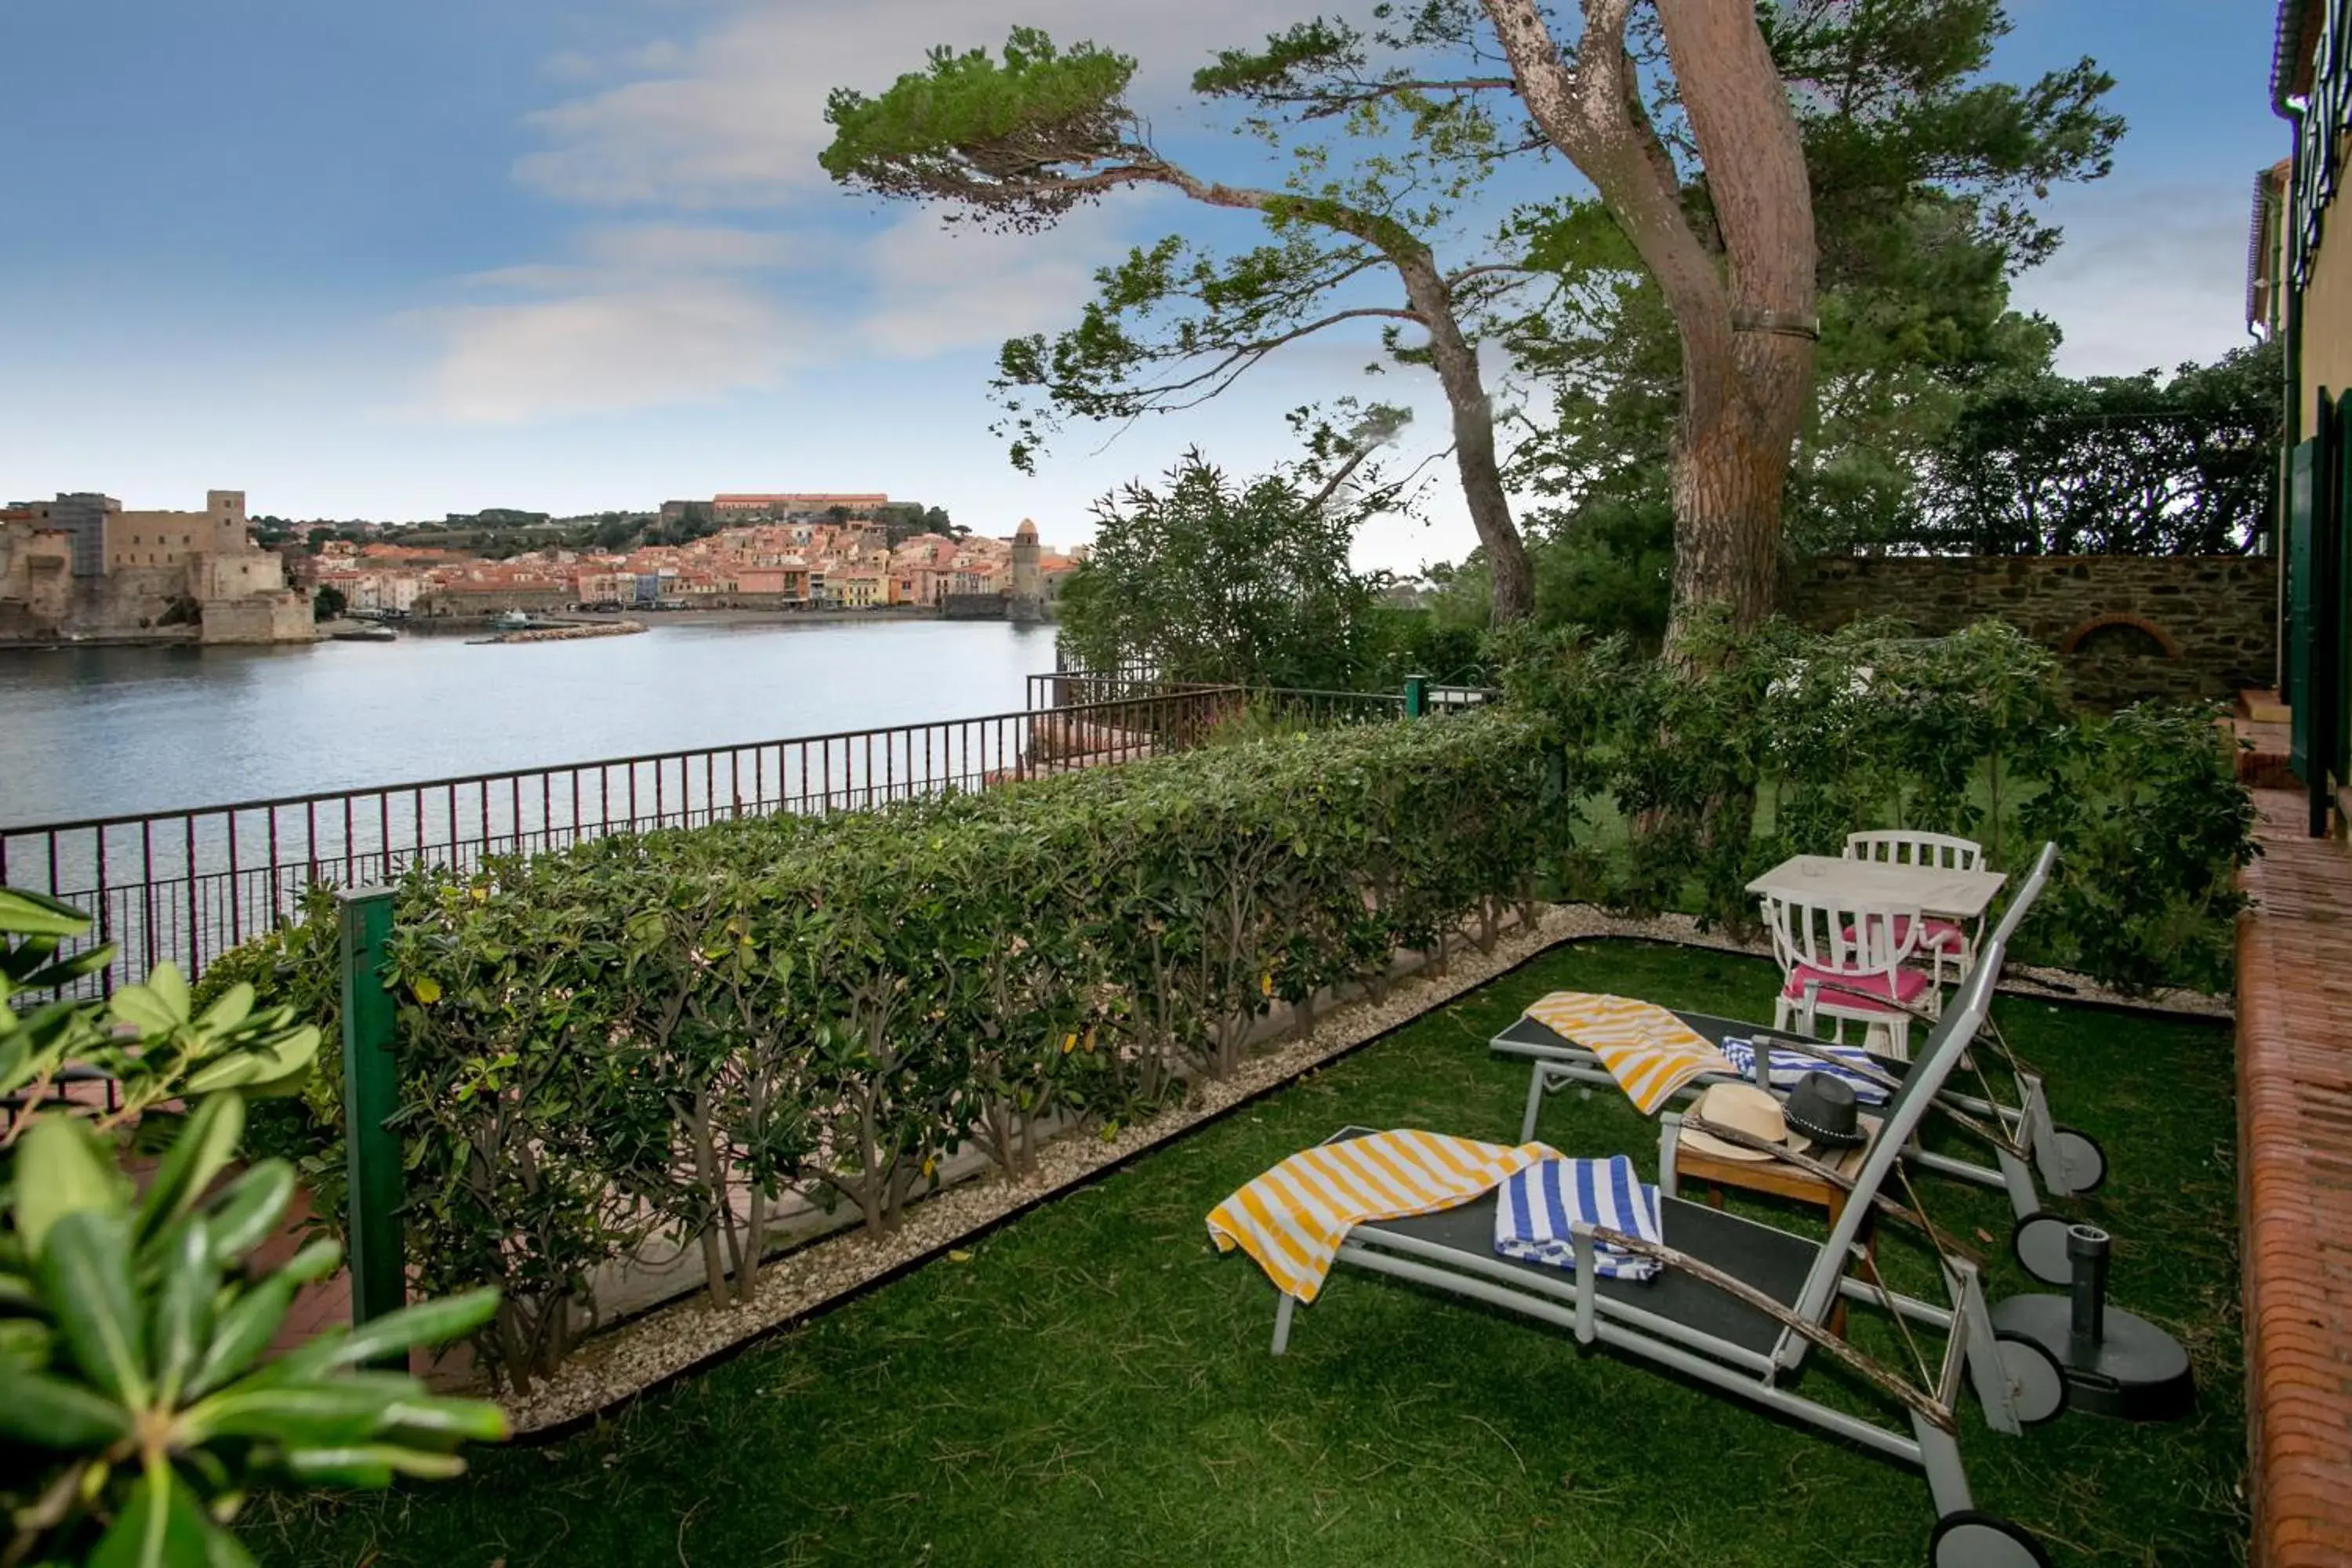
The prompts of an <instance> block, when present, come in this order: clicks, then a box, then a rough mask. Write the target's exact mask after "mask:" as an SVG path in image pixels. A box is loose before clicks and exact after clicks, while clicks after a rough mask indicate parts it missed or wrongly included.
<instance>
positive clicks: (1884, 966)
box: [1764, 893, 1920, 995]
mask: <svg viewBox="0 0 2352 1568" xmlns="http://www.w3.org/2000/svg"><path fill="white" fill-rule="evenodd" d="M1764 926H1765V929H1766V930H1767V931H1770V932H1771V933H1772V953H1773V956H1774V957H1776V958H1778V959H1779V960H1780V972H1781V973H1784V974H1786V973H1790V972H1792V971H1793V970H1795V968H1796V967H1797V966H1798V965H1799V964H1805V965H1807V966H1809V967H1811V968H1813V969H1821V970H1827V971H1829V972H1830V973H1834V974H1857V975H1861V974H1883V975H1886V976H1888V977H1889V978H1890V979H1891V978H1892V977H1893V975H1894V973H1895V970H1896V969H1897V968H1898V967H1900V966H1901V965H1902V963H1904V961H1905V960H1906V959H1908V958H1909V957H1910V956H1911V955H1912V954H1913V953H1914V952H1916V951H1917V950H1918V946H1919V936H1920V921H1919V911H1918V910H1915V909H1899V908H1896V907H1895V906H1894V905H1891V904H1865V903H1861V902H1858V901H1856V900H1853V899H1841V898H1839V897H1837V896H1835V895H1834V894H1829V893H1824V894H1822V895H1821V896H1819V897H1818V898H1816V899H1799V898H1790V897H1787V896H1785V895H1782V894H1780V893H1767V894H1765V895H1764ZM1888 994H1890V995H1892V994H1893V993H1892V992H1889V993H1888Z"/></svg>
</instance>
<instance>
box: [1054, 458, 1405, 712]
mask: <svg viewBox="0 0 2352 1568" xmlns="http://www.w3.org/2000/svg"><path fill="white" fill-rule="evenodd" d="M1095 519H1096V527H1095V540H1094V549H1093V552H1092V553H1091V554H1090V555H1089V556H1088V558H1087V561H1086V562H1085V563H1083V564H1082V565H1080V566H1079V567H1078V569H1077V570H1076V572H1075V573H1074V574H1072V575H1071V578H1070V581H1069V582H1068V583H1067V584H1065V585H1064V587H1063V590H1062V595H1061V600H1060V604H1059V608H1058V612H1057V613H1058V615H1059V617H1060V621H1061V641H1062V645H1063V647H1064V649H1065V650H1066V652H1068V653H1069V654H1071V655H1072V656H1073V657H1074V658H1075V659H1076V662H1077V663H1078V664H1079V666H1080V667H1081V668H1097V669H1111V668H1118V666H1119V665H1121V664H1122V663H1125V662H1128V661H1131V660H1138V659H1139V660H1143V661H1146V662H1148V663H1150V664H1151V665H1153V666H1155V667H1156V668H1158V669H1159V670H1160V674H1161V675H1163V676H1165V677H1167V678H1168V679H1179V680H1210V681H1230V682H1234V683H1238V684H1242V685H1249V686H1283V687H1311V688H1325V689H1330V688H1340V689H1344V688H1346V687H1349V686H1350V685H1352V684H1353V683H1354V681H1355V680H1356V679H1358V677H1359V675H1360V673H1361V671H1362V668H1363V667H1364V665H1365V664H1366V662H1367V660H1368V658H1369V657H1370V649H1369V648H1368V647H1367V646H1366V643H1365V639H1366V633H1367V630H1368V627H1369V625H1370V610H1371V607H1372V605H1373V604H1374V602H1375V601H1376V599H1377V597H1378V595H1379V594H1380V591H1381V586H1382V584H1381V580H1379V579H1377V578H1371V577H1364V576H1359V575H1358V574H1356V573H1355V572H1354V571H1353V570H1352V569H1351V568H1350V567H1349V563H1348V547H1349V540H1350V538H1351V536H1352V535H1353V533H1354V531H1355V518H1354V516H1353V515H1352V513H1350V512H1349V511H1348V510H1346V509H1344V508H1333V507H1328V506H1321V505H1317V504H1315V502H1314V500H1313V498H1312V497H1311V496H1309V495H1307V493H1305V492H1304V491H1302V489H1300V487H1299V486H1298V485H1297V483H1296V482H1294V480H1293V479H1292V478H1291V477H1290V476H1288V475H1286V474H1282V473H1275V474H1269V475H1266V476H1264V477H1262V478H1259V479H1252V480H1249V481H1247V482H1245V483H1244V482H1236V481H1234V480H1233V479H1228V478H1227V477H1226V476H1225V474H1224V472H1223V470H1222V469H1219V468H1215V467H1214V466H1213V465H1212V464H1211V463H1210V462H1209V461H1208V459H1207V458H1204V457H1202V454H1201V452H1200V451H1199V450H1198V449H1197V448H1195V449H1193V450H1192V451H1189V452H1187V453H1186V454H1185V455H1184V458H1183V459H1182V460H1181V462H1179V463H1178V464H1177V465H1176V466H1175V467H1174V468H1171V469H1169V470H1168V472H1167V473H1166V474H1165V475H1164V476H1163V477H1162V479H1160V483H1159V484H1157V485H1152V484H1147V483H1145V482H1143V481H1141V480H1137V481H1135V482H1133V483H1130V484H1129V485H1128V486H1126V487H1125V488H1124V489H1121V490H1120V491H1119V492H1118V494H1117V495H1115V496H1107V497H1105V498H1104V499H1103V500H1101V501H1099V502H1097V505H1096V509H1095Z"/></svg>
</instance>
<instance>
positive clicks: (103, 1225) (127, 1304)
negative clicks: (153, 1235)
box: [33, 1209, 147, 1405]
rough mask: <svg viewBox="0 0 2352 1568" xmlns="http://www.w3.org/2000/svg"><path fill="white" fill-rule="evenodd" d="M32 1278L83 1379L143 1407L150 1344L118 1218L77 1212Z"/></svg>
mask: <svg viewBox="0 0 2352 1568" xmlns="http://www.w3.org/2000/svg"><path fill="white" fill-rule="evenodd" d="M33 1269H34V1278H35V1279H37V1280H38V1281H39V1283H40V1287H41V1293H42V1294H43V1295H44V1296H46V1297H47V1299H48V1303H49V1308H50V1310H51V1312H52V1313H53V1314H54V1315H55V1317H56V1319H57V1324H58V1337H59V1338H61V1339H63V1340H64V1341H65V1344H66V1350H67V1352H68V1354H70V1355H71V1356H72V1358H73V1361H74V1364H75V1365H77V1366H79V1367H80V1368H81V1370H82V1373H83V1375H84V1376H86V1377H88V1378H89V1380H90V1382H91V1383H92V1384H96V1385H97V1387H98V1388H99V1389H100V1392H102V1393H105V1394H111V1395H112V1396H113V1397H115V1398H116V1399H119V1400H121V1401H122V1402H123V1403H124V1404H125V1405H143V1404H145V1403H146V1401H147V1344H146V1335H145V1333H144V1332H143V1325H142V1323H141V1322H140V1321H139V1312H138V1309H137V1307H136V1305H135V1303H134V1299H133V1296H132V1293H131V1237H130V1234H129V1229H128V1226H126V1225H125V1224H124V1222H123V1219H122V1216H121V1215H114V1214H104V1213H100V1212H97V1211H95V1210H90V1209H82V1210H79V1211H77V1212H75V1213H73V1214H69V1215H66V1216H65V1217H64V1218H62V1219H60V1220H58V1222H57V1223H56V1224H55V1225H54V1226H51V1227H50V1229H49V1234H48V1238H47V1242H46V1244H45V1245H44V1246H43V1247H42V1248H41V1253H40V1257H39V1258H37V1259H36V1260H35V1262H34V1265H33Z"/></svg>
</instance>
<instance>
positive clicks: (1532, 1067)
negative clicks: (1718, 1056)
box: [1488, 844, 2107, 1285]
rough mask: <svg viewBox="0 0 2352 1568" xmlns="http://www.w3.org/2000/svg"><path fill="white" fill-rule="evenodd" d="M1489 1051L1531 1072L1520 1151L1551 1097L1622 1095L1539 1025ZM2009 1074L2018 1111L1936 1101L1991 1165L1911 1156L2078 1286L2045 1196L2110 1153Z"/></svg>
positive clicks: (2095, 1169) (1890, 1066) (1505, 1034)
mask: <svg viewBox="0 0 2352 1568" xmlns="http://www.w3.org/2000/svg"><path fill="white" fill-rule="evenodd" d="M2057 861H2058V847H2057V846H2056V845H2054V844H2045V845H2043V846H2042V852H2041V854H2040V855H2039V856H2037V857H2036V858H2035V859H2034V863H2033V866H2032V869H2031V870H2030V871H2029V872H2027V874H2026V876H2025V879H2024V880H2023V881H2022V882H2021V883H2020V884H2019V886H2018V889H2017V891H2016V893H2015V895H2014V896H2012V897H2011V900H2010V901H2009V908H2008V909H2007V910H2003V911H2002V914H2001V918H2000V925H1999V926H1998V927H1997V928H1996V929H1995V930H1994V931H1993V935H1992V940H1991V942H1989V943H1988V944H1987V946H1986V949H1985V952H1984V955H1983V956H1982V957H1981V958H1980V959H1979V964H1980V965H1983V964H1990V966H1991V967H1992V969H1993V971H1994V983H1995V984H1999V976H2000V959H1999V957H1998V956H1997V954H1998V953H1999V952H2007V951H2008V944H2009V942H2010V939H2011V937H2012V936H2014V935H2015V933H2016V931H2017V928H2018V926H2019V924H2020V923H2021V922H2022V921H2023V920H2024V918H2025V916H2026V913H2027V912H2028V911H2029V910H2032V907H2033V903H2034V900H2037V899H2038V898H2040V897H2041V895H2042V889H2043V888H2044V887H2045V886H2046V885H2047V884H2048V882H2049V880H2050V874H2051V871H2052V869H2053V868H2054V867H2055V866H2056V865H2057ZM1675 1016H1676V1017H1677V1018H1680V1019H1681V1020H1682V1021H1683V1022H1684V1023H1685V1024H1686V1025H1688V1026H1690V1027H1691V1028H1692V1029H1693V1030H1695V1031H1696V1032H1697V1033H1698V1034H1699V1035H1701V1036H1703V1037H1705V1038H1706V1040H1707V1041H1708V1042H1709V1043H1710V1044H1713V1045H1721V1044H1722V1043H1723V1042H1724V1041H1725V1040H1727V1039H1745V1040H1765V1039H1769V1040H1770V1041H1771V1042H1772V1043H1773V1044H1774V1045H1776V1046H1796V1047H1802V1046H1804V1045H1806V1044H1808V1043H1809V1042H1807V1041H1805V1040H1802V1039H1797V1038H1792V1037H1790V1034H1789V1033H1788V1032H1786V1031H1782V1030H1778V1029H1774V1028H1771V1027H1769V1026H1765V1025H1762V1024H1756V1023H1749V1022H1746V1021H1744V1020H1741V1019H1737V1018H1722V1017H1717V1016H1714V1015H1713V1014H1707V1013H1685V1012H1676V1013H1675ZM1488 1046H1489V1047H1490V1048H1491V1049H1493V1050H1494V1051H1495V1052H1496V1053H1497V1054H1498V1055H1502V1056H1507V1057H1517V1058H1520V1059H1522V1060H1524V1061H1526V1062H1528V1105H1527V1114H1526V1115H1525V1116H1524V1117H1523V1118H1522V1119H1521V1121H1520V1123H1519V1142H1523V1143H1524V1142H1528V1141H1529V1140H1531V1139H1533V1138H1534V1137H1535V1135H1536V1122H1537V1121H1538V1117H1539V1115H1540V1113H1541V1111H1542V1110H1543V1102H1544V1097H1545V1096H1546V1095H1548V1094H1551V1093H1554V1092H1557V1091H1558V1090H1559V1089H1565V1088H1568V1087H1569V1086H1570V1085H1575V1086H1577V1087H1578V1088H1579V1089H1580V1090H1581V1091H1582V1092H1583V1093H1586V1094H1590V1093H1591V1091H1592V1090H1593V1089H1595V1088H1606V1089H1611V1090H1612V1091H1615V1090H1617V1089H1618V1084H1617V1080H1616V1079H1614V1078H1613V1077H1612V1076H1611V1075H1610V1072H1609V1069H1608V1068H1606V1067H1603V1066H1602V1065H1601V1059H1600V1058H1598V1057H1596V1056H1594V1055H1593V1054H1592V1052H1591V1051H1590V1050H1588V1049H1587V1048H1585V1047H1582V1046H1580V1045H1578V1044H1577V1043H1576V1042H1575V1041H1573V1040H1571V1039H1569V1038H1568V1037H1566V1036H1563V1035H1561V1034H1559V1032H1558V1031H1556V1030H1554V1029H1552V1028H1551V1027H1550V1026H1548V1025H1545V1024H1543V1023H1540V1022H1538V1020H1536V1019H1534V1018H1528V1017H1520V1018H1517V1019H1516V1020H1514V1021H1513V1022H1512V1023H1511V1025H1510V1026H1508V1027H1507V1028H1506V1029H1504V1030H1503V1031H1502V1032H1501V1033H1500V1034H1498V1035H1496V1037H1494V1038H1493V1039H1492V1040H1490V1041H1489V1042H1488ZM1871 1061H1872V1062H1873V1064H1874V1066H1876V1067H1877V1068H1878V1069H1879V1070H1880V1071H1881V1072H1882V1073H1884V1074H1885V1076H1886V1078H1887V1079H1889V1080H1890V1081H1892V1080H1895V1079H1900V1078H1902V1076H1903V1074H1904V1072H1905V1071H1906V1068H1907V1066H1908V1064H1907V1063H1905V1062H1902V1061H1898V1060H1896V1059H1895V1058H1891V1057H1880V1056H1873V1057H1872V1058H1871ZM2008 1066H2009V1068H2010V1069H2011V1078H2012V1079H2013V1080H2014V1083H2015V1101H2014V1103H2011V1104H2004V1103H2000V1102H1998V1101H1995V1100H1990V1099H1987V1098H1985V1097H1984V1096H1981V1095H1972V1094H1967V1093H1964V1092H1961V1091H1960V1090H1958V1089H1955V1088H1953V1087H1951V1086H1947V1087H1946V1088H1945V1089H1944V1090H1943V1091H1942V1092H1941V1093H1939V1094H1938V1095H1937V1097H1936V1102H1937V1106H1938V1107H1939V1108H1941V1109H1942V1110H1946V1111H1948V1112H1955V1113H1957V1115H1956V1117H1955V1121H1957V1122H1958V1125H1959V1126H1961V1127H1962V1128H1963V1129H1964V1130H1965V1131H1969V1133H1971V1134H1973V1135H1974V1136H1976V1137H1977V1138H1978V1139H1979V1141H1980V1142H1984V1143H1985V1144H1987V1145H1989V1146H1990V1149H1991V1151H1992V1157H1993V1163H1991V1164H1990V1165H1988V1164H1984V1163H1979V1162H1977V1161H1972V1160H1964V1159H1959V1158H1957V1157H1955V1156H1953V1155H1950V1154H1945V1153H1940V1152H1935V1151H1931V1150H1927V1149H1923V1148H1920V1147H1918V1146H1917V1144H1916V1142H1915V1143H1914V1145H1913V1146H1912V1147H1911V1148H1910V1149H1909V1150H1908V1151H1906V1155H1907V1158H1908V1159H1909V1161H1910V1163H1911V1164H1912V1165H1913V1166H1914V1167H1916V1169H1919V1170H1925V1171H1934V1172H1936V1173H1938V1174H1941V1175H1946V1176H1951V1177H1955V1178H1957V1179H1958V1180H1960V1181H1964V1182H1970V1183H1974V1184H1977V1185H1979V1186H1987V1187H1993V1188H1996V1189H1998V1190H2000V1191H2001V1192H2003V1193H2005V1194H2008V1197H2009V1203H2010V1208H2011V1212H2012V1213H2013V1214H2014V1215H2015V1216H2016V1223H2015V1225H2014V1226H2012V1228H2011V1235H2010V1243H2011V1247H2012V1248H2013V1249H2014V1251H2015V1252H2016V1254H2017V1258H2018V1261H2019V1262H2020V1263H2021V1264H2022V1265H2023V1266H2024V1268H2025V1269H2026V1271H2027V1272H2028V1273H2030V1274H2032V1275H2033V1277H2034V1278H2035V1279H2040V1280H2042V1282H2043V1283H2044V1284H2052V1285H2063V1284H2065V1283H2066V1282H2067V1281H2068V1280H2069V1279H2072V1278H2073V1268H2072V1266H2071V1265H2070V1264H2069V1263H2068V1261H2067V1258H2066V1221H2065V1220H2064V1219H2063V1218H2062V1217H2060V1216H2059V1215H2056V1214H2053V1213H2052V1212H2051V1208H2050V1202H2049V1201H2047V1200H2045V1197H2044V1194H2045V1192H2046V1193H2047V1194H2048V1200H2055V1199H2061V1198H2068V1197H2074V1196H2079V1195H2081V1194H2086V1193H2089V1192H2091V1191H2093V1190H2094V1189H2095V1188H2096V1187H2097V1186H2098V1184H2100V1183H2101V1182H2102V1181H2104V1180H2105V1177H2106V1169H2107V1164H2106V1154H2105V1151H2103V1150H2102V1149H2101V1148H2100V1147H2099V1145H2098V1142H2097V1141H2096V1140H2095V1139H2093V1138H2092V1137H2091V1136H2090V1135H2089V1134H2087V1133H2084V1132H2080V1131H2076V1130H2074V1128H2071V1127H2068V1126H2065V1125H2064V1124H2063V1123H2061V1122H2059V1121H2055V1120H2053V1118H2052V1116H2051V1113H2050V1100H2049V1095H2048V1091H2047V1090H2046V1089H2045V1088H2044V1087H2043V1084H2042V1079H2041V1077H2040V1075H2038V1074H2036V1073H2034V1072H2032V1071H2030V1070H2028V1069H2027V1068H2023V1067H2021V1066H2020V1065H2019V1064H2018V1063H2017V1062H2016V1061H2015V1060H2014V1059H2013V1058H2008ZM1765 1067H1766V1059H1765V1057H1764V1054H1763V1053H1759V1058H1758V1062H1757V1073H1758V1078H1759V1080H1760V1079H1761V1078H1762V1076H1763V1074H1764V1071H1765ZM1736 1078H1737V1075H1734V1074H1731V1073H1705V1074H1702V1075H1700V1076H1699V1077H1698V1078H1696V1079H1693V1080H1692V1081H1691V1082H1690V1083H1689V1084H1687V1085H1685V1087H1684V1088H1683V1089H1681V1090H1680V1091H1678V1092H1679V1093H1680V1094H1682V1095H1685V1096H1690V1095H1696V1094H1698V1093H1700V1092H1701V1091H1703V1090H1704V1089H1706V1088H1707V1086H1708V1085H1710V1084H1715V1083H1722V1082H1727V1081H1736ZM1762 1087H1764V1088H1765V1089H1769V1091H1771V1092H1772V1093H1775V1094H1785V1093H1786V1092H1787V1091H1786V1089H1785V1088H1783V1087H1780V1086H1775V1085H1772V1084H1769V1083H1766V1084H1763V1085H1762Z"/></svg>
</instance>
